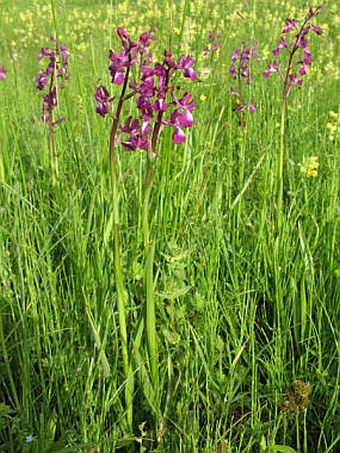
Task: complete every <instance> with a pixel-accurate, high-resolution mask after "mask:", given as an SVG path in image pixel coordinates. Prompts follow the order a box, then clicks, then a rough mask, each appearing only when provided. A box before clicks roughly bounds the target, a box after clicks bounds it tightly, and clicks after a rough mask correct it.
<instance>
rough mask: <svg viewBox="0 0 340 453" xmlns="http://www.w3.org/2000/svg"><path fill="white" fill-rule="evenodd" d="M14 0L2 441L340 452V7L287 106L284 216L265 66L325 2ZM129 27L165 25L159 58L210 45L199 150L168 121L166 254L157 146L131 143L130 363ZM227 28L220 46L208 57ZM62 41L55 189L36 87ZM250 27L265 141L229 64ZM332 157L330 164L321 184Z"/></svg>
mask: <svg viewBox="0 0 340 453" xmlns="http://www.w3.org/2000/svg"><path fill="white" fill-rule="evenodd" d="M0 6H1V13H0V14H1V29H0V65H5V67H6V70H7V73H6V76H7V78H6V80H5V81H4V82H0V150H1V156H0V157H1V162H0V170H1V185H0V203H1V206H0V210H1V211H0V213H1V223H0V238H1V254H0V276H1V281H0V284H1V294H0V313H1V316H0V350H1V356H0V373H1V375H0V376H1V381H0V394H1V402H0V449H1V451H4V452H7V451H8V452H17V451H23V452H25V451H27V452H31V451H32V452H49V451H51V452H52V451H58V452H64V451H65V452H66V451H75V452H76V451H77V452H83V451H84V452H86V451H89V452H90V451H91V452H95V451H98V452H111V451H116V450H119V449H120V450H121V451H158V452H171V453H172V452H184V453H185V452H188V453H189V452H190V453H191V452H209V453H211V452H216V453H217V452H219V453H221V452H228V453H229V452H253V451H262V452H276V451H282V452H285V451H286V452H288V453H289V452H290V451H299V452H303V453H307V452H308V453H313V452H320V453H326V452H336V451H339V448H340V435H339V432H340V411H339V390H340V381H339V378H340V365H339V359H340V340H339V338H340V336H339V319H340V304H339V300H340V259H339V258H340V257H339V246H338V239H339V212H340V203H339V168H340V153H339V147H338V144H339V140H338V137H339V136H338V135H337V130H336V129H335V126H336V125H338V127H339V124H338V121H339V113H338V106H339V98H338V97H337V96H336V94H337V93H338V92H337V88H338V87H339V72H338V69H337V63H336V62H337V61H338V60H337V56H338V52H337V50H338V49H337V47H336V38H337V37H338V35H339V11H338V9H337V7H336V5H335V4H332V3H331V2H328V1H327V2H324V10H323V12H322V14H321V15H320V16H318V25H320V26H321V28H322V29H323V31H324V33H323V35H322V36H321V37H317V36H313V37H312V39H311V46H312V52H313V53H312V54H313V64H312V67H311V70H310V72H309V74H308V75H307V76H306V79H305V81H304V86H302V87H301V89H296V90H294V91H293V90H292V92H291V95H290V96H289V98H288V101H287V112H286V125H285V154H284V172H283V198H282V206H281V210H282V212H281V221H280V225H279V226H278V224H277V210H278V206H277V198H276V194H275V187H276V185H277V181H276V178H277V167H278V159H279V148H280V118H281V117H280V108H281V98H282V86H281V84H280V81H279V80H278V79H275V78H271V79H269V80H265V79H264V78H263V76H262V73H263V70H264V69H265V68H266V67H267V64H268V60H269V59H270V57H271V56H270V51H271V49H272V48H274V47H275V46H276V43H277V40H278V38H279V34H280V31H281V29H282V26H283V24H284V20H285V19H286V18H287V17H296V18H303V17H304V15H305V14H306V12H307V11H308V8H309V7H310V6H311V5H309V4H307V3H305V2H300V1H299V2H295V3H294V4H292V3H289V2H288V3H287V2H278V1H275V2H267V1H258V2H256V1H252V2H251V1H244V2H243V3H238V2H233V1H231V2H226V3H222V2H219V1H216V2H215V1H213V0H211V1H203V0H200V1H197V2H189V1H185V0H183V1H179V0H174V1H170V2H167V1H165V0H163V1H160V2H154V3H153V7H152V8H151V7H150V2H141V1H136V2H133V3H132V2H127V1H123V2H116V1H113V0H112V1H111V2H105V1H97V2H95V4H93V2H89V1H87V0H72V1H70V2H66V1H56V0H55V1H52V2H51V3H46V2H42V1H40V0H35V1H34V2H29V3H28V2H25V1H23V0H17V1H16V2H11V1H8V0H2V1H0ZM313 6H317V5H313ZM52 13H53V14H52ZM119 26H124V27H125V29H126V30H127V31H128V32H129V33H130V34H131V36H132V37H137V36H139V34H140V33H142V32H144V31H146V30H148V29H149V28H150V27H155V35H156V37H157V41H156V42H155V43H154V44H153V49H154V51H155V52H156V53H157V52H159V55H160V56H161V55H162V51H163V49H164V48H168V47H169V45H170V43H171V46H172V51H173V52H174V55H176V56H179V55H180V54H181V53H185V54H191V55H193V56H194V57H195V61H196V64H195V70H196V72H197V74H198V81H197V82H196V83H194V84H192V83H191V84H190V86H189V84H188V89H189V90H190V91H192V92H193V95H194V97H195V99H196V103H197V107H196V109H195V111H194V118H195V123H194V127H193V128H192V130H191V131H190V133H189V134H188V138H187V141H186V142H185V143H184V144H183V145H181V146H179V147H177V146H175V145H174V144H173V143H172V140H171V133H170V132H169V131H166V130H165V129H164V131H163V132H162V135H161V141H160V143H159V146H158V149H157V158H156V159H155V160H154V164H153V181H152V186H151V190H150V194H149V198H148V204H147V214H148V219H147V220H148V225H147V227H148V233H147V234H148V235H149V236H150V238H151V239H152V241H151V240H150V244H151V245H150V244H149V242H148V244H149V245H150V249H151V251H150V250H148V252H149V253H148V254H146V253H145V247H146V245H145V212H144V211H143V203H145V189H144V181H145V175H146V171H147V166H148V162H147V156H146V153H143V152H135V153H126V152H125V151H124V150H122V149H119V150H118V152H117V153H116V171H117V183H118V188H119V192H118V201H119V209H120V212H119V215H120V259H121V267H122V274H123V279H124V291H125V297H126V298H127V301H128V302H127V304H126V306H125V316H126V322H127V333H128V345H127V348H128V354H129V360H128V369H126V365H125V364H124V363H123V355H122V342H121V335H120V318H119V314H118V305H117V294H116V284H115V273H114V259H115V256H114V253H113V230H114V223H115V218H114V212H113V203H112V194H111V187H110V170H109V138H110V127H111V124H110V120H109V119H108V118H106V119H105V120H103V119H102V118H100V117H99V116H98V115H96V113H95V106H96V103H95V99H94V93H95V87H96V86H97V85H99V84H101V83H103V84H105V85H109V74H108V71H107V67H108V51H109V49H113V50H115V51H118V50H119V48H120V42H119V40H118V38H117V35H116V29H117V27H119ZM209 30H216V33H220V34H221V38H220V42H221V46H220V49H219V51H218V52H217V53H216V54H214V55H212V54H209V55H208V56H206V57H204V56H203V49H204V48H205V47H206V45H207V42H208V33H209ZM50 35H54V36H57V37H58V38H59V39H61V40H62V41H63V42H65V43H67V44H68V45H69V47H70V52H71V57H70V62H69V73H70V75H71V79H70V81H69V82H68V84H67V86H66V87H65V90H63V92H62V93H61V98H60V107H59V108H60V113H61V114H63V115H65V116H66V118H67V119H66V122H65V123H64V124H62V125H60V126H58V128H56V129H55V137H54V138H55V145H56V157H57V161H58V165H57V189H53V190H52V188H51V183H50V178H51V173H50V162H49V136H48V127H45V126H46V125H44V124H43V123H42V122H41V119H40V116H41V93H36V92H35V86H34V75H35V74H37V73H38V72H39V70H41V68H40V67H39V64H38V62H37V56H38V54H39V52H40V48H41V47H46V46H48V45H49V36H50ZM243 39H245V40H247V41H248V42H252V40H254V41H256V42H257V50H258V53H259V54H260V55H261V56H262V57H263V60H262V61H261V62H260V63H256V64H254V67H253V73H254V77H253V83H252V84H251V85H250V86H249V90H250V95H251V97H252V98H253V99H254V100H255V103H256V113H254V114H252V115H250V114H247V115H246V118H245V120H246V124H247V126H246V128H245V131H244V133H242V130H241V128H240V125H239V117H238V115H237V113H236V112H233V110H232V106H233V100H232V99H230V97H229V96H228V93H229V89H230V87H231V86H232V85H233V83H232V82H233V81H232V79H231V77H230V74H229V71H228V66H229V64H230V57H231V55H232V52H233V50H234V49H235V47H237V46H239V45H240V44H241V41H242V40H243ZM116 94H117V93H116ZM131 108H132V107H131ZM329 112H334V114H333V113H331V115H330V114H329ZM128 113H129V112H128V108H127V109H125V111H124V114H126V115H127V114H128ZM327 125H328V126H327ZM311 157H317V160H318V163H319V167H318V169H317V176H316V177H311V178H308V177H306V174H304V173H303V171H302V170H303V168H306V167H304V165H306V161H307V160H308V159H309V158H311ZM144 206H145V205H144ZM149 245H148V247H149ZM148 310H149V313H150V310H151V315H152V316H153V314H152V310H154V315H155V319H154V320H153V319H152V316H151V324H150V317H148V316H146V312H147V311H148ZM150 343H151V345H152V346H151V349H150ZM127 395H130V396H129V397H128V398H127ZM129 398H130V400H129ZM129 402H130V403H129ZM127 403H129V404H127ZM26 436H32V438H33V439H32V442H27V439H26ZM28 440H31V439H28ZM289 447H290V448H291V449H294V450H291V449H289Z"/></svg>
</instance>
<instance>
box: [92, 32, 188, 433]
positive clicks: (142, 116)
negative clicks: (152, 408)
mask: <svg viewBox="0 0 340 453" xmlns="http://www.w3.org/2000/svg"><path fill="white" fill-rule="evenodd" d="M117 34H118V36H119V38H120V40H121V44H122V49H121V51H120V53H115V52H113V51H112V50H110V53H109V59H110V66H109V72H110V76H111V83H112V84H113V85H117V86H120V87H121V92H120V95H119V97H118V99H117V98H116V96H114V95H111V94H110V92H109V90H108V89H107V88H106V87H105V86H104V85H100V86H98V87H97V88H96V92H95V99H96V101H97V106H96V112H97V113H98V114H99V115H100V116H102V117H106V116H110V117H111V118H112V128H111V135H110V153H109V156H110V175H111V187H112V198H113V211H114V267H115V277H116V290H117V305H118V316H119V324H120V339H121V345H122V358H123V367H124V374H125V378H126V380H127V382H129V385H127V387H126V392H125V403H126V406H127V413H128V423H129V426H130V427H132V398H133V374H132V370H131V358H130V354H129V349H128V343H129V341H128V334H127V328H126V324H127V323H126V307H127V296H126V294H127V293H126V290H125V285H124V279H123V273H122V269H121V262H120V244H119V203H118V186H117V177H116V168H115V153H116V149H117V147H118V145H121V147H122V148H123V149H124V150H125V151H126V152H133V151H136V150H138V149H140V150H142V151H145V152H146V153H147V156H148V169H147V173H146V179H145V193H144V203H143V236H144V252H145V263H146V264H145V265H146V272H145V275H146V277H145V287H146V293H147V297H146V310H145V313H146V314H145V317H146V319H145V325H146V332H147V344H148V352H149V362H150V369H151V378H152V379H151V381H152V383H153V384H154V385H156V382H157V375H158V365H157V346H156V329H155V324H156V319H155V306H154V299H153V280H154V279H153V278H152V277H150V275H152V267H153V255H154V242H153V241H150V237H149V226H148V202H149V196H150V189H151V183H152V172H153V161H154V159H155V158H156V156H157V152H158V151H157V144H158V141H159V138H160V133H161V131H162V129H163V128H165V127H170V128H172V129H173V133H172V141H173V143H174V144H175V145H180V144H181V143H183V142H185V141H186V133H185V130H186V129H188V128H190V127H192V125H193V110H194V108H195V101H194V100H193V97H192V95H191V94H190V93H189V92H187V91H184V92H182V91H181V88H180V84H179V80H178V78H177V74H178V73H181V74H182V75H183V76H184V77H185V78H187V79H190V80H192V81H194V80H196V73H195V71H194V69H193V64H194V59H193V58H192V57H191V56H185V55H181V56H180V57H179V59H178V60H177V61H176V60H175V59H174V58H173V56H172V53H171V52H170V51H169V50H165V51H164V58H163V60H162V61H161V62H153V56H152V53H151V52H150V50H149V47H150V44H151V42H152V41H155V37H154V29H150V30H149V31H148V32H146V33H143V34H142V35H141V36H140V37H139V39H138V41H137V42H135V41H132V39H131V38H130V35H129V34H128V33H127V32H126V31H125V30H124V29H123V28H121V27H120V28H118V29H117ZM134 68H136V70H135V71H134ZM175 76H176V83H175ZM132 100H134V105H135V109H136V113H137V115H136V116H135V117H133V116H132V115H130V116H128V118H126V119H125V120H122V119H121V116H122V108H123V105H124V103H125V102H127V101H129V102H131V101H132ZM116 101H117V102H116ZM114 105H115V107H114Z"/></svg>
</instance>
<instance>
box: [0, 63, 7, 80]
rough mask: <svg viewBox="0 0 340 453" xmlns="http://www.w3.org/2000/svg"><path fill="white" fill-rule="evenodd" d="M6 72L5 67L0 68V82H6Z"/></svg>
mask: <svg viewBox="0 0 340 453" xmlns="http://www.w3.org/2000/svg"><path fill="white" fill-rule="evenodd" d="M5 74H6V71H5V66H0V80H6V76H5Z"/></svg>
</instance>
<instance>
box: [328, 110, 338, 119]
mask: <svg viewBox="0 0 340 453" xmlns="http://www.w3.org/2000/svg"><path fill="white" fill-rule="evenodd" d="M328 115H329V116H330V117H331V118H334V119H336V118H337V116H338V114H337V113H335V112H333V111H331V112H328Z"/></svg>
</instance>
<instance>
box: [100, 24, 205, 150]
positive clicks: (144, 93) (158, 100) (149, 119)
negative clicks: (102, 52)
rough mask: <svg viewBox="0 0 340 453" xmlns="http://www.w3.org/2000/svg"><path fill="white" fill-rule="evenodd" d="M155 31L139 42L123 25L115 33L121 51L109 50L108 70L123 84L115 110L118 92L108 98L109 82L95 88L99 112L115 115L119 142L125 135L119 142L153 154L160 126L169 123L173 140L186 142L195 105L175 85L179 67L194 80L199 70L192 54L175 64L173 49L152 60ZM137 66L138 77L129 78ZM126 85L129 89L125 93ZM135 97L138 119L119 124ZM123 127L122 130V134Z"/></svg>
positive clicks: (145, 34) (127, 146)
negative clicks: (123, 137) (156, 59)
mask: <svg viewBox="0 0 340 453" xmlns="http://www.w3.org/2000/svg"><path fill="white" fill-rule="evenodd" d="M153 32H154V30H153V29H150V30H149V31H148V32H146V33H143V34H142V35H141V36H140V38H139V40H138V41H137V42H134V41H132V40H131V38H130V36H129V35H128V34H127V33H126V32H125V30H124V29H123V28H118V30H117V33H118V36H119V37H120V39H121V42H122V46H123V48H122V50H121V52H120V54H116V53H115V52H113V51H112V50H110V61H111V64H110V66H109V71H110V74H111V82H112V83H113V84H116V85H122V92H121V96H120V98H119V101H118V105H117V108H116V111H114V110H113V108H112V102H113V101H114V100H115V97H114V96H112V97H111V96H110V94H109V91H108V90H107V89H106V87H105V86H103V85H101V86H98V87H97V88H96V94H95V98H96V100H97V102H98V103H97V107H96V112H97V113H98V114H100V115H101V116H105V115H107V114H109V115H111V117H112V118H113V120H114V124H116V127H115V130H114V131H113V132H114V140H115V146H116V145H117V144H118V143H119V142H120V141H121V137H122V135H123V134H126V136H127V137H126V138H125V139H124V140H122V141H121V144H122V146H123V147H124V149H125V150H126V151H134V150H136V149H138V148H139V149H142V150H145V151H147V150H149V146H151V151H152V153H153V154H154V153H155V148H156V143H157V139H158V137H159V133H160V130H161V129H162V128H163V127H164V126H165V125H167V126H171V127H173V128H174V133H173V137H172V140H173V143H175V144H177V145H178V144H180V143H182V142H184V141H185V140H186V136H185V133H184V131H183V129H185V128H189V127H191V126H192V125H193V115H192V112H193V109H194V108H195V102H194V100H193V98H192V95H191V94H190V93H188V92H185V93H184V94H183V95H181V96H180V95H179V94H178V93H179V89H180V87H179V86H178V85H176V86H175V83H174V81H173V78H174V76H175V74H176V72H177V71H180V72H182V73H183V75H184V77H187V78H189V79H191V80H196V73H195V71H194V69H193V68H192V66H193V64H194V60H193V58H192V57H191V56H184V55H181V56H180V58H179V60H178V61H177V62H176V61H175V60H174V59H173V58H172V54H171V52H170V51H168V50H165V51H164V59H163V61H162V62H156V63H153V59H152V54H151V52H149V45H150V42H151V41H153V40H155V37H154V35H153ZM136 64H137V65H138V71H137V72H138V77H137V78H136V79H135V80H131V81H130V82H129V77H130V74H131V68H132V67H134V66H135V65H136ZM127 87H129V88H130V90H131V91H130V92H129V93H127V94H126V90H127ZM132 97H134V98H135V104H136V107H137V110H138V112H139V114H138V117H137V118H132V116H129V117H128V118H127V120H126V121H125V123H124V124H121V123H119V117H120V113H121V109H122V105H123V103H124V101H126V100H128V99H130V98H132ZM165 115H167V116H166V118H165ZM118 128H119V132H118Z"/></svg>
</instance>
